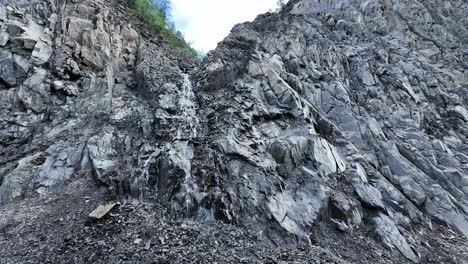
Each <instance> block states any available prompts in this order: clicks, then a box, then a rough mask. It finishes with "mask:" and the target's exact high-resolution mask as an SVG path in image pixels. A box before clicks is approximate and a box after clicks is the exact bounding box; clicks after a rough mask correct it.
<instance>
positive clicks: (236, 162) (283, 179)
mask: <svg viewBox="0 0 468 264" xmlns="http://www.w3.org/2000/svg"><path fill="white" fill-rule="evenodd" d="M467 8H468V6H467V5H466V4H465V3H463V2H461V1H443V2H442V1H416V0H411V1H403V2H402V1H338V0H337V1H312V0H303V1H291V2H290V3H289V4H288V6H287V7H286V8H285V9H284V10H283V11H282V12H281V13H280V14H277V15H271V14H269V15H264V16H260V17H259V18H257V19H256V20H255V21H254V22H253V23H246V24H242V25H238V26H236V27H235V28H234V29H233V31H232V33H231V35H230V36H229V37H227V38H226V39H225V40H224V41H223V42H222V43H221V44H220V45H219V46H218V48H217V49H216V50H215V51H214V52H212V53H210V54H209V55H208V57H207V59H206V60H205V62H204V64H203V65H202V67H201V70H200V71H199V72H198V73H197V75H196V79H197V82H198V85H197V88H196V94H197V98H198V101H199V103H200V109H201V110H200V112H199V116H200V118H201V119H202V120H203V122H202V123H203V124H204V126H203V128H202V133H201V134H202V135H203V136H205V138H204V140H205V141H208V142H210V145H208V146H206V145H205V146H201V147H199V150H198V151H196V153H197V152H198V153H200V155H195V157H194V164H196V166H195V168H196V171H195V173H194V175H195V176H196V177H195V178H196V179H198V180H199V182H198V186H199V187H200V189H201V190H202V192H203V193H206V198H205V199H203V200H202V201H201V204H200V206H201V207H205V208H210V209H211V210H213V214H214V215H215V217H219V218H222V219H225V220H228V221H233V222H240V223H244V224H246V225H249V226H255V227H256V228H260V230H262V231H265V232H272V230H276V229H275V228H278V229H284V230H286V231H288V232H289V233H292V234H295V235H297V236H298V237H302V238H305V239H308V237H309V235H310V232H312V231H311V230H313V226H314V225H315V224H317V222H318V221H323V220H326V219H324V218H323V217H319V216H320V215H322V214H323V213H324V212H326V211H327V210H329V209H328V208H329V207H330V197H331V196H332V194H333V195H336V194H339V195H346V196H348V197H350V198H349V199H358V200H359V201H360V205H361V206H362V208H363V209H361V207H356V210H357V214H359V215H363V217H364V219H365V221H364V222H365V224H364V225H367V222H372V223H374V227H375V232H376V235H377V237H378V238H380V239H381V240H382V241H383V242H384V244H386V245H388V246H389V247H390V248H396V249H398V250H399V251H401V253H402V254H403V255H405V256H406V257H407V258H409V259H411V260H412V261H414V262H418V261H419V258H418V256H417V251H418V250H417V248H418V246H417V242H416V243H410V242H407V241H411V240H413V238H411V237H413V236H416V234H417V233H418V232H424V231H422V230H426V231H427V230H430V229H431V226H432V223H433V222H436V223H442V224H445V225H448V226H450V227H451V228H453V229H454V230H456V231H457V232H460V233H461V234H464V235H465V236H467V235H468V214H467V213H468V207H467V205H468V199H467V194H468V192H467V179H468V174H467V173H468V167H467V159H466V158H467V155H468V153H467V148H466V142H467V131H468V130H467V128H468V126H467V119H466V118H465V117H464V116H465V114H464V113H466V112H467V110H466V109H467V98H468V97H467V92H468V90H467V89H468V78H467V77H468V76H467V74H468V68H467V58H468V57H467V55H468V53H467V49H466V47H467V41H468V39H467V38H466V37H467V36H468V34H467V33H468V32H467V30H466V26H467V20H466V18H464V17H463V15H462V14H463V11H462V10H464V11H466V10H467ZM209 168H215V170H213V169H211V170H210V169H209ZM206 179H209V181H206ZM351 197H353V198H351ZM335 208H336V206H335ZM343 214H345V215H346V211H343ZM347 220H350V219H348V218H347ZM252 222H253V223H257V224H252ZM343 222H344V223H346V221H343ZM258 223H261V224H260V225H258ZM262 225H264V226H266V227H264V228H262V227H259V226H262ZM274 226H276V227H274ZM358 226H362V224H360V225H358ZM273 232H275V231H273ZM401 234H404V235H405V236H406V239H405V236H403V235H401ZM408 238H410V240H408ZM282 239H283V238H279V237H278V240H282ZM413 251H414V252H413Z"/></svg>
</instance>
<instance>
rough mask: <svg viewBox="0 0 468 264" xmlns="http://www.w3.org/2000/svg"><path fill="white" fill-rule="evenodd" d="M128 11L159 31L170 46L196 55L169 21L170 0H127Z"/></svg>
mask: <svg viewBox="0 0 468 264" xmlns="http://www.w3.org/2000/svg"><path fill="white" fill-rule="evenodd" d="M129 7H130V13H132V14H134V15H137V16H140V17H142V18H143V19H144V20H145V21H146V23H148V24H149V25H150V26H152V27H154V28H155V29H157V30H158V31H159V32H160V35H161V37H162V38H163V39H164V40H166V41H167V43H168V44H169V46H170V47H172V48H182V49H183V51H184V52H185V53H187V55H191V56H198V53H197V52H196V51H195V50H194V49H193V48H192V47H190V44H188V43H187V42H186V41H185V39H184V37H183V35H182V33H181V32H180V31H178V30H177V29H176V28H175V26H174V23H172V22H171V21H170V18H169V14H170V8H171V5H170V0H150V1H148V0H129Z"/></svg>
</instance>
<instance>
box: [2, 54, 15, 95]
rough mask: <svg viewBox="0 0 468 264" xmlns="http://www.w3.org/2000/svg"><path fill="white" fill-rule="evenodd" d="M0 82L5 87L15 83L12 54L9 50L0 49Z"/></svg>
mask: <svg viewBox="0 0 468 264" xmlns="http://www.w3.org/2000/svg"><path fill="white" fill-rule="evenodd" d="M0 82H1V83H2V84H4V85H6V86H7V87H12V86H15V85H16V77H15V69H14V66H13V56H12V54H11V52H10V51H9V50H5V49H0Z"/></svg>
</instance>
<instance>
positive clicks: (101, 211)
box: [89, 202, 117, 220]
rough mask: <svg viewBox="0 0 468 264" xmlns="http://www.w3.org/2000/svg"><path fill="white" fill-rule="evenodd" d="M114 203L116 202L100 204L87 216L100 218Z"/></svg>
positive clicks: (112, 207)
mask: <svg viewBox="0 0 468 264" xmlns="http://www.w3.org/2000/svg"><path fill="white" fill-rule="evenodd" d="M116 205H117V203H113V202H112V203H107V204H101V205H99V206H98V207H97V208H96V209H94V210H93V211H92V212H91V213H90V214H89V217H90V218H93V219H96V220H99V219H102V218H103V217H104V216H106V215H107V214H108V213H109V212H110V211H112V209H114V207H115V206H116Z"/></svg>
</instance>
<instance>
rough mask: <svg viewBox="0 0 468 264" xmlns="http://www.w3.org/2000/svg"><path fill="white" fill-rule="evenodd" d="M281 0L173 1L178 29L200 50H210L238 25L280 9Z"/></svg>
mask: <svg viewBox="0 0 468 264" xmlns="http://www.w3.org/2000/svg"><path fill="white" fill-rule="evenodd" d="M276 2H277V0H172V19H173V20H174V23H175V25H176V28H177V29H178V30H180V31H181V32H182V33H183V34H184V36H185V39H186V40H187V41H188V42H191V43H192V47H194V48H195V49H196V50H199V51H203V52H208V51H210V50H212V49H214V48H216V45H217V44H218V42H220V41H222V40H223V39H224V37H226V36H227V35H228V34H229V32H230V31H231V29H232V27H233V26H234V25H235V24H238V23H242V22H245V21H252V20H254V19H255V17H256V16H257V15H259V14H262V13H265V12H267V11H269V10H270V9H272V10H274V9H275V8H276Z"/></svg>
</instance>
